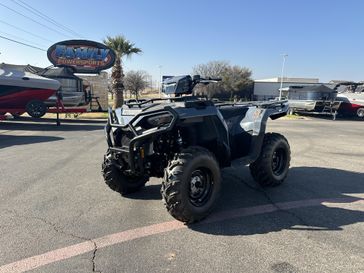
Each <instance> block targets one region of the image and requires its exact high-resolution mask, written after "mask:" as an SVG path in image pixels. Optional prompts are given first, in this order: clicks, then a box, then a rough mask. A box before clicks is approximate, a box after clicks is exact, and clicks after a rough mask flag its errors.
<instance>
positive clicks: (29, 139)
mask: <svg viewBox="0 0 364 273" xmlns="http://www.w3.org/2000/svg"><path fill="white" fill-rule="evenodd" d="M62 139H63V138H62V137H53V136H12V135H0V149H2V148H6V147H10V146H17V145H26V144H32V143H41V142H50V141H58V140H62Z"/></svg>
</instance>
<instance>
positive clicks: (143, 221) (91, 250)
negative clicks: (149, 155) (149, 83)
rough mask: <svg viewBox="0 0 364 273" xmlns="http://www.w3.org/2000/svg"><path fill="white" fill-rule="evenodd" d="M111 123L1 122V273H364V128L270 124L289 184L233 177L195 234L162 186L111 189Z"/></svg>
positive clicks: (226, 173)
mask: <svg viewBox="0 0 364 273" xmlns="http://www.w3.org/2000/svg"><path fill="white" fill-rule="evenodd" d="M103 125H104V124H103V122H100V121H82V122H81V121H72V122H71V121H65V122H63V124H62V126H60V127H57V126H55V124H54V122H52V121H50V120H43V121H42V122H40V123H35V122H33V121H31V120H26V119H25V120H24V119H22V120H20V121H0V162H1V164H0V186H1V190H0V211H1V217H0V273H1V272H25V271H27V270H30V272H42V273H43V272H52V273H56V272H77V273H82V272H148V273H149V272H273V273H288V272H309V273H314V272H317V273H323V272H346V273H349V272H356V273H359V272H361V273H364V239H363V238H364V202H363V200H364V122H362V121H349V120H345V121H344V120H336V121H331V120H323V119H315V118H312V119H310V120H293V119H292V120H287V119H286V120H284V119H281V120H276V121H269V126H268V131H275V132H279V133H281V134H283V135H285V136H286V137H287V139H288V141H289V143H290V146H291V150H292V161H291V169H290V172H289V175H288V178H287V180H286V181H285V183H283V184H282V185H281V186H279V187H274V188H268V189H263V188H260V187H259V186H258V185H257V184H256V183H255V182H254V181H253V179H252V177H251V176H250V173H249V169H248V168H247V167H245V166H242V167H241V168H234V169H233V168H229V169H225V170H223V173H222V178H223V187H222V193H221V198H220V199H219V201H218V203H217V205H216V208H215V210H214V212H213V213H212V215H211V216H210V217H209V218H207V219H206V220H205V221H203V222H202V223H198V224H194V225H190V226H186V225H182V224H180V223H179V222H177V221H175V220H174V219H173V218H172V217H171V216H170V215H169V214H168V213H167V211H166V210H165V208H164V206H163V204H162V202H161V196H160V193H159V189H160V182H161V181H160V179H154V178H153V179H151V181H150V182H149V183H148V184H147V186H146V187H145V188H144V189H143V190H142V191H140V192H138V193H135V194H133V195H131V196H129V197H128V198H125V197H121V196H120V195H119V194H118V193H116V192H113V191H111V190H110V189H109V188H108V187H107V186H106V185H105V184H104V182H103V179H102V176H101V163H102V159H103V154H104V152H105V150H106V141H105V138H104V135H103Z"/></svg>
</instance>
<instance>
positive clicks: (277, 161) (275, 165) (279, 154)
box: [272, 148, 287, 176]
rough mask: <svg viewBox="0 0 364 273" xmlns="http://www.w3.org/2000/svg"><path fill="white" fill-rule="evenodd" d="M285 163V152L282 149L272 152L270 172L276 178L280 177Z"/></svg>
mask: <svg viewBox="0 0 364 273" xmlns="http://www.w3.org/2000/svg"><path fill="white" fill-rule="evenodd" d="M286 163H287V156H286V152H285V150H284V149H283V148H278V149H276V150H275V151H274V152H273V156H272V171H273V174H274V175H276V176H280V175H281V174H282V173H283V172H284V170H285V168H286Z"/></svg>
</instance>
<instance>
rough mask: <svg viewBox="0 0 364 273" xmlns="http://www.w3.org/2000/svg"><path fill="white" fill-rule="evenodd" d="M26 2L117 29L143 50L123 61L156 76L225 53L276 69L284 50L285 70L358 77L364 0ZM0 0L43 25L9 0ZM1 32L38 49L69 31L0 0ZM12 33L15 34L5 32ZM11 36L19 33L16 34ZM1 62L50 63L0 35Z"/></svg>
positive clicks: (83, 25) (84, 26) (93, 32)
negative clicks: (25, 31) (20, 39)
mask: <svg viewBox="0 0 364 273" xmlns="http://www.w3.org/2000/svg"><path fill="white" fill-rule="evenodd" d="M26 3H27V4H29V5H31V6H32V7H34V8H36V9H38V10H40V11H41V12H43V13H45V14H47V15H48V16H49V17H51V18H53V19H54V20H56V21H58V22H61V23H62V24H63V25H65V26H67V27H69V28H72V29H73V30H75V31H76V32H78V33H80V34H82V36H84V38H87V39H90V40H96V41H101V40H102V39H103V38H104V37H105V36H106V35H116V34H123V35H125V36H126V37H127V38H128V39H130V40H131V41H133V42H135V44H136V45H137V46H138V47H140V48H142V50H143V54H142V55H137V56H133V57H132V58H131V59H130V60H125V62H124V63H125V66H126V69H127V70H128V69H142V70H146V71H148V72H149V73H150V74H152V76H153V77H154V78H157V77H158V75H159V68H158V66H159V65H162V74H167V75H177V74H187V73H190V72H191V71H192V67H193V66H194V65H196V64H200V63H205V62H208V61H211V60H225V61H229V62H230V63H231V64H237V65H242V66H246V67H248V68H251V69H252V70H253V78H255V79H260V78H267V77H275V76H279V75H280V69H281V63H282V57H281V56H280V55H281V54H282V53H287V54H288V55H289V56H288V58H287V62H286V73H285V75H286V76H291V77H317V78H320V80H321V81H328V80H331V79H347V80H356V81H358V80H364V73H363V71H364V69H363V64H364V52H363V48H364V36H363V27H364V16H363V11H364V1H360V0H351V1H343V0H342V1H338V0H334V1H325V0H316V1H312V0H306V1H298V0H297V1H293V0H291V1H288V0H276V1H268V0H265V1H263V0H256V1H253V0H251V1H232V0H231V1H229V0H225V1H215V0H210V1H198V0H195V1H190V0H188V1H172V0H170V1H159V0H154V1H147V0H144V1H129V0H128V1H126V0H121V1H116V0H115V1H106V0H104V1H86V0H76V1H69V0H63V1H45V0H28V1H26ZM1 4H3V5H6V6H8V7H10V8H12V9H14V10H17V11H19V12H21V13H23V14H24V15H27V16H29V17H32V18H33V19H35V20H37V21H39V22H42V23H43V24H47V25H48V26H49V27H51V28H55V29H57V30H59V31H61V30H60V29H58V28H57V27H56V26H54V25H50V24H49V23H47V22H46V21H42V20H41V19H40V18H38V17H36V16H35V15H34V14H32V13H29V12H28V11H27V10H25V9H23V8H22V7H20V6H19V5H17V4H16V3H14V1H13V0H2V1H1ZM0 20H1V21H4V22H7V23H9V24H12V25H14V26H17V27H18V28H23V29H26V30H27V31H29V32H31V33H33V34H35V35H37V36H41V37H42V39H41V38H38V37H34V36H32V35H30V34H27V33H24V32H21V31H19V30H17V29H15V28H13V27H10V26H8V25H6V24H4V23H2V22H1V21H0V35H3V36H8V35H9V34H11V35H15V36H17V37H18V39H19V38H22V41H24V40H26V42H28V43H30V42H31V43H32V44H34V45H37V46H39V47H41V48H45V49H47V48H48V47H49V46H50V45H51V44H53V43H55V42H57V41H61V40H66V39H69V38H79V37H76V36H72V35H71V36H67V35H61V34H59V33H55V32H53V31H51V30H49V29H47V28H45V27H43V26H40V25H38V24H36V23H34V22H32V21H30V20H28V19H26V18H23V17H22V16H20V15H18V14H16V13H14V12H12V11H10V10H8V9H6V8H5V7H3V6H1V5H0ZM8 37H10V38H13V39H14V36H8ZM15 39H17V38H15ZM0 52H1V54H0V62H8V63H18V64H25V63H30V64H33V65H38V66H48V65H50V63H49V62H48V60H47V57H46V53H45V52H43V51H39V50H35V49H31V48H27V47H24V46H20V45H17V44H14V43H11V42H8V41H5V40H3V39H0Z"/></svg>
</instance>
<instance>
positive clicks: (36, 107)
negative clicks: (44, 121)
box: [25, 100, 47, 118]
mask: <svg viewBox="0 0 364 273" xmlns="http://www.w3.org/2000/svg"><path fill="white" fill-rule="evenodd" d="M25 110H26V111H27V113H28V115H29V116H31V117H33V118H41V117H43V116H44V115H45V113H47V106H46V105H45V104H44V102H42V101H40V100H31V101H29V102H28V103H27V105H26V106H25Z"/></svg>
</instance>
